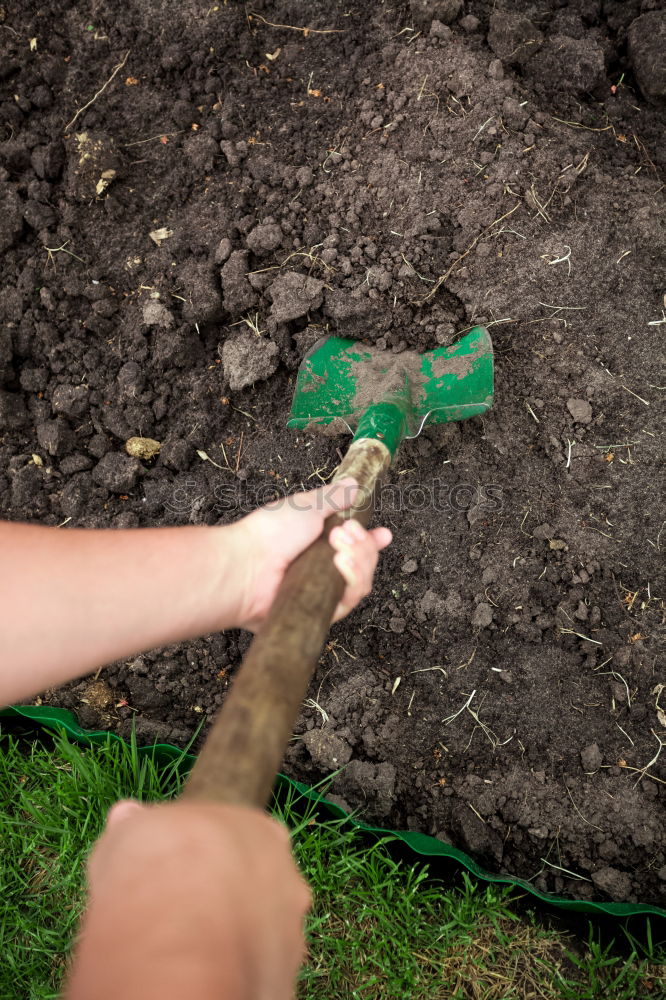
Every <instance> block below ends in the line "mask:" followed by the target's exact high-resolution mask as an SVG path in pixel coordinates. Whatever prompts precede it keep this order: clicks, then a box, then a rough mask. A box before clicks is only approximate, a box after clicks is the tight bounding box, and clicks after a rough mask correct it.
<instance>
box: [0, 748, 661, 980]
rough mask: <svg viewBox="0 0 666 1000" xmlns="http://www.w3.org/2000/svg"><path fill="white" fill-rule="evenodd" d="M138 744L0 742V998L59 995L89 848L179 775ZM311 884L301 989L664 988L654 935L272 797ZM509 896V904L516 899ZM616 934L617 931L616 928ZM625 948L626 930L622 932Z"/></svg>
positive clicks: (166, 790) (171, 788) (172, 785)
mask: <svg viewBox="0 0 666 1000" xmlns="http://www.w3.org/2000/svg"><path fill="white" fill-rule="evenodd" d="M178 780H179V779H178V777H177V774H176V773H175V770H174V768H173V767H170V768H167V769H162V770H160V769H159V768H157V767H156V766H155V765H154V764H153V763H152V761H151V760H150V759H147V758H140V757H139V755H138V754H137V752H136V747H123V746H122V745H120V744H108V745H104V746H100V747H96V748H94V749H90V750H83V749H81V748H79V747H78V746H76V745H73V744H71V743H69V742H67V740H65V739H62V738H58V739H56V741H55V745H54V747H53V748H51V749H49V748H47V747H45V746H44V745H43V744H41V743H33V744H29V743H26V742H25V741H23V742H19V741H17V740H16V739H15V738H13V737H11V736H5V737H3V739H2V741H1V742H0V798H1V801H2V803H3V807H2V810H1V813H0V998H2V1000H5V998H7V1000H9V998H11V1000H38V998H39V1000H46V998H54V997H57V995H58V987H59V984H60V982H61V979H62V975H63V971H64V969H65V967H66V962H67V954H68V951H69V948H70V945H71V942H72V939H73V936H74V933H75V929H76V922H77V918H78V916H79V914H80V911H81V906H82V900H83V885H82V870H83V866H84V863H85V858H86V854H87V852H88V850H89V848H90V846H91V844H92V842H93V840H94V839H95V837H96V836H97V835H98V834H99V833H100V831H101V827H102V825H103V821H104V815H105V813H106V810H107V809H108V808H109V806H110V805H111V804H112V803H113V802H114V801H116V800H117V799H118V798H120V797H122V796H128V795H131V796H134V797H136V798H140V799H143V800H146V801H152V800H158V799H162V798H164V797H166V796H168V795H170V794H173V792H174V791H175V790H177V787H178ZM277 811H278V814H279V815H280V816H281V818H282V819H284V820H285V821H286V822H287V823H288V824H289V826H290V827H291V828H292V830H293V837H294V848H295V851H296V855H297V857H298V861H299V864H300V865H301V868H302V870H303V871H304V873H305V875H306V876H307V878H308V880H309V882H310V884H311V886H312V888H313V891H314V906H313V911H312V914H311V917H310V921H309V928H308V938H309V947H310V957H309V961H308V963H307V965H306V967H305V969H304V970H303V974H302V981H301V983H300V987H299V998H300V1000H379V998H381V1000H444V998H447V1000H514V998H515V1000H526V998H529V997H534V998H541V1000H596V998H598V1000H636V998H640V997H652V998H662V997H664V996H666V976H665V975H664V969H663V967H662V968H660V966H659V963H661V962H663V961H664V960H666V954H665V953H664V952H663V951H660V950H659V949H658V948H657V947H656V946H654V947H652V946H648V953H647V955H645V954H642V955H641V956H639V951H640V949H639V947H638V945H636V947H635V948H634V949H633V950H631V949H630V953H627V949H626V947H625V949H624V951H623V952H619V951H617V950H616V949H614V948H613V947H612V945H611V946H606V947H602V946H601V945H600V944H599V943H598V941H597V940H596V938H595V936H594V933H591V936H590V938H589V940H588V941H585V942H578V941H576V940H575V939H574V938H572V937H569V936H566V935H564V934H562V933H560V932H557V931H554V930H551V929H547V928H546V927H544V926H543V925H542V923H540V922H539V920H538V919H537V918H536V917H535V916H533V915H530V914H527V916H526V915H525V914H523V915H521V916H520V917H518V916H517V915H516V913H515V912H514V909H515V903H512V898H511V894H510V892H509V891H508V890H506V889H504V888H501V889H500V888H497V887H493V886H479V885H477V884H475V883H473V882H471V881H470V880H468V879H465V880H464V883H463V886H462V887H461V888H457V889H450V888H449V889H446V888H445V887H443V886H441V885H438V884H436V883H434V882H433V881H432V880H431V879H430V878H429V877H428V873H427V869H426V867H425V866H424V865H422V864H417V865H412V866H410V865H407V864H405V863H404V862H400V861H397V860H395V858H394V857H392V855H391V853H390V852H389V850H388V849H387V843H386V841H372V840H369V839H367V838H365V837H364V836H362V835H361V834H359V833H358V832H356V831H355V830H354V829H353V828H352V827H351V826H350V825H349V824H346V823H344V822H341V821H332V820H329V821H322V820H321V819H320V818H319V817H318V816H317V814H316V813H315V812H313V811H312V808H311V807H308V806H307V805H306V804H305V803H304V802H303V800H299V799H298V798H297V797H296V796H295V795H294V796H292V798H291V799H289V800H287V801H286V802H284V803H282V805H281V806H280V807H279V808H277ZM512 906H513V909H512ZM618 933H619V935H620V936H622V933H621V931H620V930H618ZM625 945H626V941H625Z"/></svg>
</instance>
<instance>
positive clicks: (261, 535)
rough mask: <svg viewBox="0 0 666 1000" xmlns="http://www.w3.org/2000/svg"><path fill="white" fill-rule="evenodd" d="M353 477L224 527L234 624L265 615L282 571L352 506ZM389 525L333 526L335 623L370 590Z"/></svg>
mask: <svg viewBox="0 0 666 1000" xmlns="http://www.w3.org/2000/svg"><path fill="white" fill-rule="evenodd" d="M358 489H359V487H358V485H357V483H356V482H355V481H354V480H353V479H349V478H347V479H341V480H339V481H338V482H335V483H330V484H329V485H327V486H321V487H319V488H318V489H316V490H309V491H307V492H304V493H294V494H292V495H291V496H288V497H284V498H282V499H281V500H278V501H277V502H275V503H272V504H268V505H267V506H265V507H261V508H259V510H255V511H253V512H252V514H249V515H248V516H247V517H244V518H242V519H241V520H240V521H236V522H235V524H233V525H230V526H229V528H228V529H226V530H230V531H231V532H232V534H233V541H234V544H235V546H236V551H237V559H236V560H235V571H236V573H237V574H238V577H239V585H238V591H237V595H238V611H237V616H238V621H237V623H236V624H238V625H239V626H240V627H241V628H246V629H250V630H251V631H254V630H255V629H256V628H257V627H258V626H259V625H260V624H261V622H262V620H263V619H264V617H265V616H266V614H267V612H268V609H269V608H270V606H271V604H272V603H273V600H274V598H275V595H276V593H277V590H278V587H279V585H280V583H281V582H282V578H283V576H284V573H285V570H286V569H287V567H288V566H289V564H290V563H291V562H293V560H294V559H295V558H296V556H298V555H300V553H301V552H302V551H303V550H304V549H306V548H307V547H308V546H309V545H310V544H311V543H312V542H314V541H315V539H316V538H318V537H319V535H320V534H321V532H322V529H323V527H324V521H325V520H326V518H327V517H329V516H330V515H331V514H334V513H338V512H340V511H342V510H346V509H347V508H349V507H351V505H352V503H353V502H354V499H355V498H356V496H357V493H358ZM392 537H393V536H392V534H391V532H390V531H389V529H388V528H373V529H372V530H371V531H366V529H365V528H364V527H363V526H362V525H361V524H359V522H358V521H356V520H354V519H353V518H350V519H348V520H347V521H345V523H344V525H342V526H340V527H336V528H334V529H333V530H332V531H331V533H330V535H329V541H330V543H331V545H332V546H333V548H334V549H335V550H336V551H335V556H334V559H333V562H334V564H335V566H336V568H337V569H338V570H339V572H340V573H341V574H342V576H343V578H344V580H345V583H346V587H345V591H344V594H343V595H342V599H341V600H340V603H339V604H338V606H337V608H336V610H335V614H334V616H333V621H338V620H339V619H340V618H343V617H344V616H345V615H347V614H349V612H350V611H351V610H352V609H353V608H354V607H355V606H356V605H357V604H358V602H359V601H360V600H362V598H364V597H365V596H366V595H367V594H369V593H370V590H371V589H372V577H373V574H374V571H375V567H376V566H377V559H378V556H379V553H380V552H381V550H382V549H384V548H386V546H387V545H389V544H390V543H391V540H392Z"/></svg>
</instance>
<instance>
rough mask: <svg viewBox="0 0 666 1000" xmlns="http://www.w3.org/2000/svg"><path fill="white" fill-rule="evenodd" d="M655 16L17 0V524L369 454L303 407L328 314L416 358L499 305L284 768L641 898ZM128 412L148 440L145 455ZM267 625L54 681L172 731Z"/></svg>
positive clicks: (646, 848) (655, 580) (6, 480)
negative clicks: (297, 429)
mask: <svg viewBox="0 0 666 1000" xmlns="http://www.w3.org/2000/svg"><path fill="white" fill-rule="evenodd" d="M657 6H658V4H657V3H656V2H650V0H648V2H642V3H639V2H636V0H633V2H631V0H629V2H624V3H621V2H613V0H607V2H604V3H600V2H598V0H571V2H570V3H568V4H567V3H566V0H558V2H556V3H552V4H550V5H548V4H542V5H531V4H529V3H522V2H517V3H512V4H507V7H508V8H510V9H511V13H510V14H502V13H498V12H497V10H496V5H495V4H491V3H490V2H483V0H468V2H465V3H464V4H463V3H461V2H460V0H439V2H436V0H414V2H412V3H411V5H410V4H408V3H404V2H403V3H395V4H369V3H360V2H356V3H354V2H351V3H338V2H331V0H329V2H326V3H324V2H322V0H311V2H309V3H307V4H305V3H298V2H296V0H278V2H275V3H272V4H269V3H267V2H263V0H261V2H260V0H256V2H255V3H254V5H245V4H240V3H234V2H229V3H227V2H223V0H218V2H212V0H205V2H198V0H188V2H185V3H183V2H182V0H165V2H162V0H160V2H159V3H157V2H152V3H151V2H149V0H130V2H129V3H120V2H119V0H96V2H94V3H92V4H83V3H72V4H67V5H65V7H64V8H63V5H62V4H60V3H55V2H54V0H43V2H40V3H39V4H38V5H37V4H34V3H31V2H26V0H21V2H20V3H19V2H18V0H17V2H15V3H14V2H11V0H9V2H7V0H5V2H4V5H3V7H2V8H0V44H1V45H2V57H1V61H0V76H1V78H2V80H1V85H2V96H1V100H0V108H1V114H0V128H1V132H0V139H1V142H0V164H1V167H0V185H1V186H0V201H1V203H2V211H1V213H0V247H1V248H2V250H3V267H2V295H1V298H0V313H1V315H0V320H1V321H2V326H1V328H0V435H1V436H0V509H1V510H2V512H3V514H4V515H5V516H6V517H9V518H14V519H33V520H37V521H40V522H42V523H46V524H63V523H64V522H66V523H67V525H86V526H100V525H104V526H109V527H126V526H133V525H144V524H162V523H174V524H180V523H214V522H216V521H220V520H221V521H225V520H229V519H231V518H233V517H236V516H238V514H239V513H240V512H242V511H243V510H244V509H249V508H250V507H252V506H253V505H254V504H255V503H256V502H258V498H259V497H263V496H265V490H266V487H267V486H268V485H272V486H277V487H279V488H282V489H285V488H287V489H290V490H291V489H297V488H300V486H301V484H305V485H307V486H312V485H314V484H316V483H317V482H318V480H319V479H320V478H321V477H322V476H323V477H326V476H327V475H328V474H330V472H331V471H332V469H333V467H334V466H335V464H336V462H337V461H338V455H339V453H340V450H341V449H343V448H344V447H345V442H346V439H345V437H344V436H339V437H337V438H333V439H331V438H323V437H319V438H311V437H307V436H305V435H302V434H301V435H297V434H295V433H292V432H289V431H287V430H286V429H285V421H286V418H287V415H288V411H289V405H290V399H291V394H292V391H293V383H294V373H295V371H296V368H297V366H298V364H299V361H300V359H301V358H302V356H303V354H304V353H305V352H306V351H307V349H308V347H309V346H311V344H312V343H313V342H314V341H315V340H316V339H317V338H318V337H319V336H320V335H321V334H322V333H324V332H331V333H337V334H343V335H348V336H352V337H357V338H364V339H366V340H367V341H369V342H372V343H374V344H377V345H379V346H380V347H386V349H387V350H389V351H396V352H398V351H401V350H403V349H406V348H411V349H414V350H418V351H422V350H425V349H429V348H432V347H434V346H436V345H438V344H447V343H450V342H451V341H452V340H453V339H454V337H455V334H456V331H460V330H463V329H467V328H469V327H470V326H471V325H473V324H474V323H482V322H485V323H486V324H488V325H489V327H490V332H491V334H492V336H493V340H494V344H495V350H496V369H497V396H496V403H495V407H494V408H493V409H492V410H491V411H490V413H489V414H488V415H487V416H486V417H484V418H483V419H480V418H475V419H473V420H470V421H468V422H466V423H464V424H449V425H446V426H443V427H438V428H431V429H426V430H424V431H423V433H422V434H421V436H420V437H419V438H418V439H417V440H414V441H410V442H407V443H406V444H405V445H404V446H403V447H402V449H401V451H400V454H399V457H398V459H397V462H396V464H395V468H394V471H393V474H392V478H391V482H392V484H393V485H394V486H400V487H401V488H402V494H401V496H402V505H403V507H404V508H405V509H402V510H400V509H399V507H400V503H398V501H397V499H396V497H397V493H396V491H395V490H394V491H393V493H392V494H391V497H388V496H387V497H385V498H384V503H383V509H382V511H381V520H382V521H384V522H385V523H388V524H390V525H391V526H392V528H393V529H394V531H395V536H396V537H395V542H394V544H393V546H392V547H391V549H390V551H389V552H388V553H387V554H386V555H385V556H384V557H383V561H382V566H381V570H380V572H379V573H378V577H377V583H376V587H375V590H374V592H373V594H372V596H371V597H370V598H368V599H367V600H366V601H365V602H364V604H363V605H362V606H361V607H360V608H359V609H358V610H357V611H356V612H355V613H354V614H353V615H352V616H351V617H350V618H349V619H348V620H347V621H345V622H344V623H342V624H340V625H338V626H336V627H335V628H334V629H333V630H332V632H331V640H330V643H329V644H328V646H327V648H326V651H325V655H324V657H323V659H322V662H321V667H320V669H319V672H318V674H317V677H316V679H315V681H314V683H313V685H312V689H311V692H310V695H311V699H312V700H311V701H310V702H309V705H308V707H304V709H303V712H302V715H301V718H300V720H299V723H298V726H297V733H298V734H299V735H300V737H301V738H300V739H297V740H296V741H294V742H293V743H292V745H291V747H290V750H289V753H288V757H287V762H286V765H285V767H286V769H287V771H288V772H289V773H290V774H292V775H295V776H297V777H299V778H302V779H305V780H307V781H310V782H314V781H317V780H318V779H320V778H321V777H322V776H324V775H326V774H328V773H329V772H330V771H332V770H336V769H337V768H338V767H340V766H341V765H342V764H344V763H346V762H349V763H348V764H347V766H346V768H345V769H344V770H343V771H342V773H341V774H340V775H339V776H338V777H336V778H335V780H334V782H333V792H334V794H335V795H337V796H339V797H340V798H341V799H343V800H344V801H345V802H346V803H347V804H348V805H349V806H350V807H354V808H357V809H361V810H362V811H363V813H364V815H365V816H366V817H367V818H368V819H371V820H377V821H380V822H381V823H383V824H392V825H393V826H394V827H401V828H410V829H418V830H422V831H425V832H426V833H430V834H434V835H436V836H438V837H440V838H441V839H443V840H447V841H450V842H452V843H455V844H457V845H459V846H460V847H462V848H464V849H465V850H467V851H469V852H470V853H471V854H473V855H474V856H475V857H476V858H478V859H479V860H480V861H482V862H484V863H485V864H487V865H488V866H490V867H491V868H493V869H495V870H501V871H508V872H511V873H515V874H520V875H522V876H523V877H526V878H531V879H534V881H535V883H536V885H538V886H539V887H540V888H541V889H548V890H554V891H557V892H561V893H570V894H573V895H576V896H584V897H592V896H594V897H597V898H602V899H608V898H609V897H610V898H612V899H616V900H624V899H628V900H636V899H640V900H643V901H654V902H656V901H663V899H664V889H665V886H666V882H665V879H666V858H665V856H664V847H665V844H666V823H665V816H664V803H665V801H666V795H665V793H666V788H665V782H666V752H664V753H663V754H662V756H661V757H659V758H658V759H656V758H657V754H658V751H659V749H660V742H661V741H662V740H666V728H665V725H666V717H665V716H664V715H663V713H662V714H660V711H659V703H658V698H659V696H660V695H659V692H660V690H661V689H660V687H659V685H660V684H662V683H664V682H665V681H666V678H665V677H664V672H663V661H662V667H661V668H660V667H659V661H658V649H659V645H658V644H659V636H660V630H663V598H664V581H663V577H662V578H661V580H660V573H661V572H662V564H663V550H664V547H665V546H666V531H664V528H663V517H664V514H663V507H662V505H661V503H660V499H659V495H658V493H659V488H660V485H662V484H663V480H661V481H660V479H659V464H658V460H659V457H660V454H661V444H660V439H659V432H660V430H661V429H662V428H661V411H660V400H661V394H662V393H663V391H664V386H665V385H666V377H665V376H664V374H663V370H662V372H661V373H660V371H659V358H660V348H661V347H662V345H663V336H664V330H666V326H665V325H663V320H664V312H663V310H664V300H663V292H664V289H663V286H662V285H661V284H660V278H663V273H664V257H663V250H664V229H663V214H662V212H663V202H662V196H663V190H662V189H663V181H662V179H661V171H662V170H663V166H664V164H663V155H664V146H663V127H664V115H663V107H664V105H663V100H664V89H665V88H664V77H663V72H662V70H663V67H662V66H661V65H660V63H659V60H658V58H657V57H656V56H655V39H658V38H659V33H660V32H663V18H664V15H663V14H659V12H658V11H657V10H656V8H657ZM639 15H641V17H640V20H638V21H636V19H637V18H638V17H639ZM433 18H434V20H433ZM267 21H271V22H275V23H277V24H279V25H281V26H278V27H275V26H271V25H269V24H267V23H266V22H267ZM632 23H633V26H632ZM284 25H291V26H294V27H284ZM630 26H631V31H629V29H630ZM304 27H307V28H308V29H310V30H308V31H304V30H302V29H303V28H304ZM314 29H317V30H316V31H315V30H314ZM329 29H332V30H333V32H334V33H332V32H329ZM628 38H629V41H628ZM120 63H123V65H122V66H121V67H120V68H119V69H118V71H117V73H116V75H115V77H114V78H113V80H111V82H110V83H109V84H108V86H107V87H106V89H105V90H104V91H103V93H101V94H100V95H99V96H98V97H97V98H96V99H95V100H94V101H93V102H92V103H90V106H89V107H88V108H87V109H86V110H84V111H82V112H81V113H80V114H78V116H77V117H76V121H75V122H73V119H74V117H75V114H76V112H77V109H79V108H82V107H83V106H84V105H86V103H89V102H90V101H91V99H92V98H93V96H94V95H95V94H96V93H97V92H98V91H99V90H100V88H102V86H103V85H104V84H105V82H106V81H108V80H109V78H110V76H111V74H112V72H113V71H114V69H115V68H116V67H118V66H119V64H120ZM651 67H652V68H651ZM660 73H661V74H662V75H661V76H660ZM639 84H640V87H642V88H643V90H642V91H641V89H639ZM151 234H152V236H151ZM660 320H661V321H662V325H659V321H660ZM250 324H254V325H255V327H256V329H255V330H253V329H252V328H251V325H250ZM257 330H258V331H259V334H257ZM131 437H148V438H152V439H155V440H156V441H157V442H159V443H160V444H161V450H160V452H159V454H158V455H157V456H156V457H153V458H143V459H142V458H140V457H132V458H130V457H129V456H127V455H126V453H125V450H124V445H125V442H126V441H127V440H128V439H129V438H131ZM201 452H205V453H206V455H208V456H209V457H210V459H212V460H213V461H206V460H205V459H204V458H202V457H201V454H200V453H201ZM146 454H150V452H149V451H148V452H146ZM213 462H214V463H217V464H213ZM56 585H57V584H56ZM661 634H662V638H663V631H662V633H661ZM247 643H248V637H247V636H246V635H241V634H239V633H236V634H232V633H229V634H226V635H216V636H212V637H209V638H206V639H202V640H201V641H199V642H192V643H187V644H185V645H182V646H178V647H174V648H169V649H166V650H160V651H156V652H153V653H149V654H146V655H142V656H139V657H137V658H136V659H134V660H133V661H131V662H127V663H121V664H116V665H114V666H112V667H110V668H108V670H106V671H105V673H104V674H103V675H102V677H103V678H104V679H103V680H102V679H100V680H98V681H97V682H95V683H94V684H91V682H90V681H84V682H82V683H80V684H76V685H72V686H70V687H68V688H66V689H63V690H61V691H57V692H48V693H46V695H45V696H44V699H45V700H46V701H48V702H51V703H54V704H59V705H65V706H68V707H72V708H74V709H75V710H76V711H77V712H78V713H79V717H80V719H81V721H82V723H83V724H84V725H87V726H98V725H105V726H109V727H114V728H117V729H118V730H119V731H120V732H122V733H125V734H127V733H128V732H129V731H130V727H131V725H132V724H133V723H135V724H136V726H137V728H138V732H139V735H140V738H141V739H143V740H148V739H153V738H157V739H160V740H167V741H172V742H175V743H180V744H183V743H184V742H185V741H186V740H187V739H188V738H189V737H190V735H191V733H192V732H193V730H194V729H195V728H196V726H197V725H198V724H199V722H200V721H201V718H202V715H212V714H213V713H214V712H215V710H216V708H217V707H218V706H219V705H220V704H221V702H222V701H223V699H224V695H225V691H226V690H227V687H228V685H229V683H230V680H231V678H232V677H233V673H234V670H235V669H236V667H237V665H238V663H239V661H240V658H241V655H242V652H243V650H244V649H245V648H246V646H247ZM660 670H661V672H660ZM661 706H663V707H664V709H666V692H664V694H663V695H662V696H661ZM651 761H652V763H650V762H651ZM648 764H649V767H648V768H647V770H646V765H648ZM567 871H568V872H573V873H575V874H576V875H577V876H578V878H576V879H573V878H570V877H568V875H567Z"/></svg>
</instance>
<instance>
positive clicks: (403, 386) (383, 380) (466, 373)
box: [288, 326, 493, 452]
mask: <svg viewBox="0 0 666 1000" xmlns="http://www.w3.org/2000/svg"><path fill="white" fill-rule="evenodd" d="M492 402H493V348H492V343H491V340H490V336H489V334H488V331H487V330H486V329H485V328H484V327H481V326H475V327H474V329H472V330H470V332H469V333H467V334H466V335H465V336H464V337H462V338H461V339H460V340H459V341H458V342H457V343H456V344H454V345H453V346H451V347H438V348H436V349H435V350H434V351H428V352H427V353H425V354H417V353H416V352H415V351H403V352H402V353H400V354H392V353H391V352H390V351H379V350H378V349H377V348H374V347H367V346H365V345H364V344H361V343H359V342H358V341H356V340H347V339H345V338H342V337H328V338H326V339H324V340H321V341H319V343H318V344H316V345H315V346H314V347H313V348H312V350H311V351H310V352H309V354H307V355H306V357H305V358H304V359H303V361H302V363H301V366H300V368H299V371H298V376H297V379H296V389H295V392H294V399H293V402H292V407H291V415H290V418H289V421H288V426H289V427H299V428H303V427H307V426H309V425H312V424H330V423H332V422H333V421H334V420H335V421H339V422H340V424H341V429H344V425H345V424H346V425H347V428H348V429H349V430H350V431H352V432H353V433H354V434H355V437H356V438H359V437H377V438H380V439H381V440H384V441H385V443H386V445H387V447H388V448H389V449H390V451H391V452H393V451H395V448H396V447H397V446H398V445H399V443H400V441H401V440H402V439H403V438H404V437H412V436H414V435H416V434H418V433H419V432H420V431H421V430H422V428H423V427H425V426H426V425H428V424H441V423H446V422H448V421H451V420H466V419H467V418H468V417H473V416H476V415H478V414H481V413H485V412H486V410H488V409H489V408H490V407H491V406H492Z"/></svg>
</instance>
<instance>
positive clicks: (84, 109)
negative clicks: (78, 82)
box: [65, 49, 132, 132]
mask: <svg viewBox="0 0 666 1000" xmlns="http://www.w3.org/2000/svg"><path fill="white" fill-rule="evenodd" d="M131 51H132V50H131V49H128V50H127V52H126V53H125V56H124V58H123V59H122V60H121V62H119V63H118V65H117V66H116V67H115V69H114V70H113V72H112V74H111V76H110V77H109V79H108V80H107V81H106V83H105V84H103V85H102V86H101V87H100V88H99V90H98V91H97V93H96V94H93V96H92V97H91V98H90V100H89V101H88V103H87V104H84V105H83V107H82V108H79V110H78V111H77V112H76V114H75V115H74V117H73V118H72V120H71V121H70V122H67V124H66V125H65V132H69V130H70V128H71V127H72V126H73V125H74V123H75V121H76V119H77V118H78V117H79V115H82V114H83V112H84V111H87V110H88V108H89V107H90V105H91V104H94V103H95V101H96V100H97V98H98V97H99V96H100V94H103V93H104V91H105V90H106V88H107V87H108V86H109V84H110V83H111V81H112V80H113V78H114V77H115V76H116V74H117V73H119V72H120V70H121V69H122V68H123V66H124V65H125V63H126V62H127V60H128V59H129V54H130V52H131Z"/></svg>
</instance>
